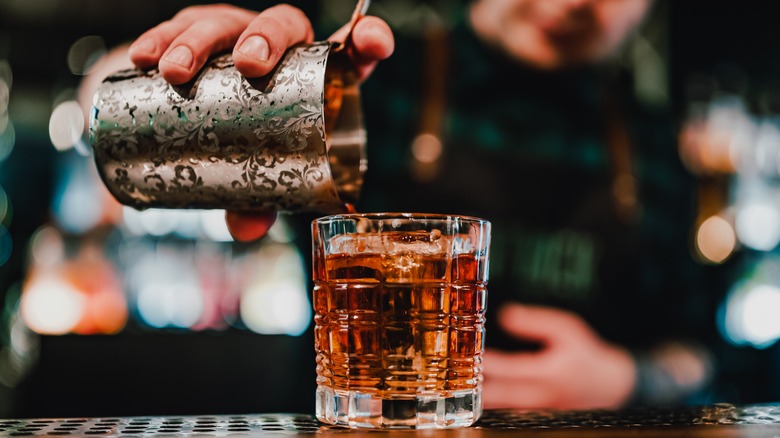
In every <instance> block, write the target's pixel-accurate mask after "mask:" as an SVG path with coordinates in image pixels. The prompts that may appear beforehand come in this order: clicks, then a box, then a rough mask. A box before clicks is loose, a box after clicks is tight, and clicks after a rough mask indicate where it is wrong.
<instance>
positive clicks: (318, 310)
mask: <svg viewBox="0 0 780 438" xmlns="http://www.w3.org/2000/svg"><path fill="white" fill-rule="evenodd" d="M312 236H313V244H314V247H313V268H314V269H313V271H314V272H313V274H314V284H315V286H314V309H315V322H316V327H315V348H316V351H317V408H316V413H317V418H319V419H320V420H321V421H323V422H325V423H329V424H338V425H346V426H350V427H365V428H453V427H462V426H468V425H471V424H472V423H474V422H475V421H476V420H477V419H478V418H479V416H480V414H481V412H482V399H481V383H482V353H483V336H484V324H485V304H486V298H487V289H486V284H487V277H488V269H487V268H488V250H489V242H490V223H489V222H487V221H485V220H482V219H478V218H472V217H462V216H447V215H431V214H402V213H378V214H349V215H337V216H328V217H324V218H320V219H317V220H315V221H314V222H313V224H312Z"/></svg>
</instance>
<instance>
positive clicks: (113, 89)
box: [90, 43, 343, 213]
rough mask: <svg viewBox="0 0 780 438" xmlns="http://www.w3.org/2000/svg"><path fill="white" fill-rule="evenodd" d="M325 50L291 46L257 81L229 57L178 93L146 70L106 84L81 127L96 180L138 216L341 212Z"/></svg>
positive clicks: (214, 62) (177, 88)
mask: <svg viewBox="0 0 780 438" xmlns="http://www.w3.org/2000/svg"><path fill="white" fill-rule="evenodd" d="M330 49H331V44H330V43H315V44H311V45H306V46H297V47H294V48H292V49H290V50H288V52H287V53H286V54H285V57H284V59H283V60H282V62H281V63H280V65H279V66H278V67H277V68H276V69H275V70H274V72H273V73H272V74H271V75H269V76H268V77H266V78H260V79H250V80H247V79H246V78H244V77H242V76H241V75H240V74H239V73H238V71H237V70H236V69H235V67H234V66H233V62H232V59H231V58H230V56H229V55H224V56H221V57H218V58H215V59H213V60H212V61H211V62H210V63H209V64H208V65H207V66H206V67H205V68H204V69H203V70H202V71H201V72H200V74H199V75H198V76H197V77H196V78H195V79H194V80H193V81H192V82H191V83H189V84H185V85H184V86H171V85H169V84H168V83H167V82H165V81H164V80H163V79H162V77H161V76H160V75H159V72H157V71H156V70H152V71H148V72H143V71H140V70H126V71H122V72H118V73H117V74H115V75H113V76H111V77H109V78H107V79H106V81H104V83H103V84H102V85H101V87H100V89H99V90H98V92H97V94H96V95H95V99H94V109H93V117H92V120H91V121H90V134H91V140H92V145H93V149H94V152H95V160H96V163H97V165H98V168H99V170H100V174H101V176H102V178H103V181H104V182H105V184H106V186H107V187H108V188H109V190H110V191H111V193H112V194H113V195H114V196H115V197H116V198H117V199H118V200H119V201H120V202H122V203H124V204H126V205H131V206H133V207H136V208H139V209H143V208H148V207H167V208H225V209H233V210H271V209H273V210H287V211H293V210H315V211H320V212H323V213H328V212H337V211H342V210H343V202H342V201H341V200H340V199H339V196H338V193H337V190H336V186H335V184H334V182H333V177H332V175H331V170H330V167H329V161H328V156H327V153H326V146H325V130H324V122H323V101H322V96H323V87H324V77H325V67H326V62H327V58H328V54H329V51H330Z"/></svg>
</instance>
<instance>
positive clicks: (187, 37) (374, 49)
mask: <svg viewBox="0 0 780 438" xmlns="http://www.w3.org/2000/svg"><path fill="white" fill-rule="evenodd" d="M347 32H348V28H347V26H345V27H343V28H342V29H340V30H339V31H337V32H336V33H335V34H333V36H332V37H331V39H335V40H338V41H341V40H343V39H344V37H345V36H346V34H347ZM313 40H314V31H313V30H312V26H311V23H310V22H309V20H308V18H306V15H304V13H303V12H302V11H301V10H300V9H297V8H295V7H293V6H290V5H277V6H274V7H271V8H268V9H266V10H264V11H262V12H260V13H257V12H254V11H250V10H247V9H242V8H238V7H235V6H230V5H207V6H191V7H188V8H185V9H182V10H181V12H179V13H178V14H176V16H174V17H173V18H172V19H170V20H168V21H165V22H163V23H161V24H159V25H157V26H155V27H154V28H152V29H150V30H148V31H146V32H145V33H144V34H143V35H141V36H140V37H138V39H137V40H135V42H133V44H132V45H131V46H130V49H129V54H130V59H131V60H132V61H133V63H135V65H136V66H138V67H141V68H145V67H151V66H154V65H159V68H160V74H162V76H163V78H165V80H167V81H168V82H170V83H171V84H175V85H178V84H182V83H184V82H187V81H189V80H190V79H192V78H193V77H194V76H195V73H197V72H198V70H200V68H201V67H203V64H204V63H205V62H206V60H207V59H208V57H209V56H211V55H213V54H215V53H218V52H220V51H223V50H228V49H230V48H233V63H234V64H235V66H236V69H238V71H239V72H240V73H241V74H243V75H244V76H248V77H258V76H263V75H265V74H266V73H268V72H270V71H271V69H273V67H274V66H275V65H276V63H277V62H279V59H280V58H281V57H282V54H284V52H285V50H287V48H288V47H290V46H293V45H295V44H298V43H310V42H312V41H313ZM352 45H353V47H354V50H352V51H351V52H350V55H351V57H352V60H353V62H354V64H355V67H356V69H357V71H358V73H359V74H360V76H361V78H362V79H365V78H366V77H367V76H368V75H369V74H370V73H371V71H372V70H373V68H374V66H375V65H376V63H377V62H378V61H380V60H382V59H385V58H387V57H389V56H390V55H391V54H392V53H393V48H394V45H395V41H394V39H393V33H392V31H391V30H390V27H389V26H388V25H387V23H385V22H384V21H382V20H381V19H379V18H377V17H363V18H362V19H361V20H360V21H358V23H357V24H356V25H355V29H354V30H353V31H352Z"/></svg>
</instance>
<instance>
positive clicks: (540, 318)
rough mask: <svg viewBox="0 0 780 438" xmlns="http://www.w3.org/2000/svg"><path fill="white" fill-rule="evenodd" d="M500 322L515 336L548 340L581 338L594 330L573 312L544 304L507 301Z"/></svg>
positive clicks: (570, 340) (560, 341)
mask: <svg viewBox="0 0 780 438" xmlns="http://www.w3.org/2000/svg"><path fill="white" fill-rule="evenodd" d="M498 322H499V324H500V325H501V327H502V328H503V329H504V330H506V332H507V333H509V334H510V335H512V336H515V337H517V338H520V339H525V340H529V341H535V342H540V343H545V344H550V343H570V342H579V341H580V340H582V339H583V337H585V336H589V335H590V333H591V330H590V328H589V327H588V326H587V324H585V322H584V321H582V319H580V318H579V317H578V316H576V315H574V314H573V313H569V312H566V311H563V310H559V309H554V308H550V307H542V306H527V305H520V304H508V305H505V306H504V307H502V308H501V310H499V313H498Z"/></svg>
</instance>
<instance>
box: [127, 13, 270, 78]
mask: <svg viewBox="0 0 780 438" xmlns="http://www.w3.org/2000/svg"><path fill="white" fill-rule="evenodd" d="M255 16H256V13H255V12H252V11H249V10H246V9H241V8H236V7H233V6H229V5H214V6H195V7H190V8H186V9H184V10H182V11H181V12H180V13H178V14H176V16H175V17H173V18H172V19H171V20H169V21H166V22H164V23H161V24H160V25H158V26H156V27H154V28H152V29H150V30H149V31H147V32H146V33H144V34H143V35H141V36H140V37H139V38H138V39H137V40H136V41H135V42H134V43H133V44H132V45H131V46H130V49H129V54H130V59H131V60H132V61H133V62H134V63H135V64H136V65H137V66H139V67H150V66H153V65H155V64H159V67H160V74H162V76H163V78H165V80H167V81H168V82H170V83H172V84H182V83H184V82H187V81H189V80H190V79H192V78H193V76H194V75H195V73H196V72H197V71H198V70H200V68H201V67H203V64H204V63H205V62H206V60H207V59H208V57H209V56H211V55H213V54H215V53H217V52H219V51H222V50H225V49H229V48H230V47H232V46H233V44H235V42H236V40H237V39H238V37H239V36H240V35H241V33H242V32H243V31H244V29H245V28H246V26H247V25H248V24H249V23H250V22H251V21H252V19H253V18H254V17H255Z"/></svg>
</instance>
